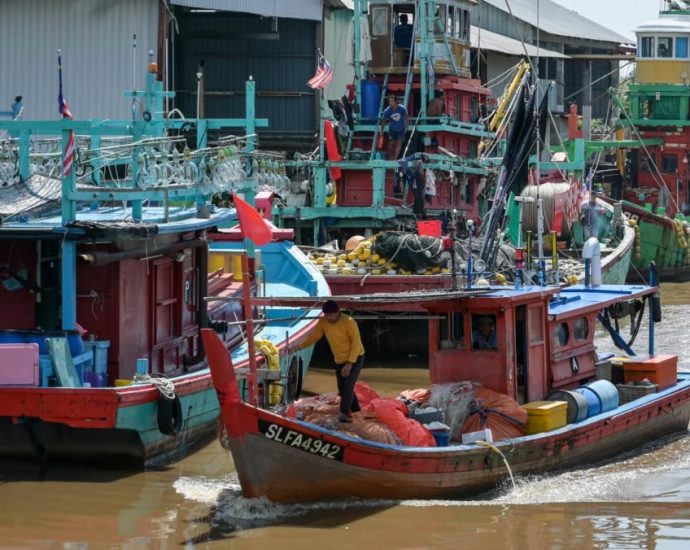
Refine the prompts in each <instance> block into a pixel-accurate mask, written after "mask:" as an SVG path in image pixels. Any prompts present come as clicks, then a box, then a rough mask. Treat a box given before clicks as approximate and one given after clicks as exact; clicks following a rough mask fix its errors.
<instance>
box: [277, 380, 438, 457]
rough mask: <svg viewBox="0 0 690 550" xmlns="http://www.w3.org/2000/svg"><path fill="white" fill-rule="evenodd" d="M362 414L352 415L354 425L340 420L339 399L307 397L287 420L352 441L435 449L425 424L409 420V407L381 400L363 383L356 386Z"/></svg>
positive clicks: (297, 403)
mask: <svg viewBox="0 0 690 550" xmlns="http://www.w3.org/2000/svg"><path fill="white" fill-rule="evenodd" d="M355 394H356V395H357V400H358V401H359V404H360V407H361V408H362V410H361V411H360V412H356V413H353V415H352V422H351V423H343V422H340V421H339V420H338V415H339V406H340V397H338V396H337V395H335V394H324V395H318V396H315V397H306V398H304V399H300V400H299V401H295V402H294V403H292V404H291V405H290V406H289V407H288V409H287V410H286V411H285V413H284V414H285V416H287V417H289V418H298V419H301V420H304V421H305V422H309V423H310V424H314V425H316V426H320V427H322V428H326V429H328V430H334V431H337V432H340V433H344V434H346V435H349V436H350V437H359V438H361V439H366V440H369V441H376V442H378V443H387V444H389V445H409V446H412V447H434V446H436V440H435V439H434V436H433V435H432V434H431V432H430V431H429V430H428V429H427V428H425V427H424V426H423V425H422V424H420V423H419V422H417V421H416V420H413V419H411V418H408V417H407V414H408V409H407V405H406V404H405V403H404V402H403V401H401V400H399V399H391V398H384V397H380V396H379V395H378V393H376V391H374V390H373V389H371V388H370V387H369V386H367V385H366V384H364V383H362V382H358V383H357V384H356V385H355Z"/></svg>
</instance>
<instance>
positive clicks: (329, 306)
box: [321, 300, 340, 313]
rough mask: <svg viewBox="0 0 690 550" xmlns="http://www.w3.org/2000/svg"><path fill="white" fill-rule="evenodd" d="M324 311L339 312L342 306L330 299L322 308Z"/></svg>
mask: <svg viewBox="0 0 690 550" xmlns="http://www.w3.org/2000/svg"><path fill="white" fill-rule="evenodd" d="M321 309H322V311H323V312H324V313H338V312H339V311H340V308H339V307H338V304H336V303H335V302H334V301H333V300H328V301H327V302H326V303H325V304H324V305H323V308H321Z"/></svg>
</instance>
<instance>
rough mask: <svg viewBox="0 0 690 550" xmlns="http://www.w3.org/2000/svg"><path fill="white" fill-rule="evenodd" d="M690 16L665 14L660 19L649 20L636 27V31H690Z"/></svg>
mask: <svg viewBox="0 0 690 550" xmlns="http://www.w3.org/2000/svg"><path fill="white" fill-rule="evenodd" d="M688 31H690V16H689V15H685V14H676V13H674V14H664V15H662V16H661V17H659V18H658V19H654V20H652V21H647V22H646V23H643V24H642V25H640V26H639V27H637V28H636V29H635V32H636V33H648V32H688Z"/></svg>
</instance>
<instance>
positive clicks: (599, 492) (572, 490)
mask: <svg viewBox="0 0 690 550" xmlns="http://www.w3.org/2000/svg"><path fill="white" fill-rule="evenodd" d="M662 298H663V303H664V306H663V312H664V320H663V322H662V324H660V325H658V326H657V327H656V334H657V348H658V349H659V350H664V349H665V350H673V351H675V352H677V353H679V354H680V355H681V368H684V369H685V370H688V369H690V284H665V285H664V286H663V289H662ZM639 338H640V340H639V341H640V342H641V343H642V344H641V345H642V348H644V347H645V346H644V339H645V338H646V331H642V332H641V334H640V335H639ZM406 363H409V366H408V367H406V368H398V369H391V368H386V367H387V366H389V365H386V364H385V362H384V363H382V364H378V365H372V366H371V367H370V368H367V369H365V371H364V373H363V376H362V379H363V380H364V381H366V382H368V383H369V384H371V385H372V386H374V387H375V388H376V389H378V390H379V391H381V393H384V394H389V395H395V394H396V393H397V392H398V391H400V390H401V389H405V388H408V387H417V386H421V385H424V384H425V383H426V379H427V373H426V371H425V370H424V369H422V368H418V367H415V361H414V358H413V359H410V360H408V361H407V362H406ZM370 364H371V362H370ZM333 385H334V384H333V379H332V374H331V373H330V372H328V371H326V370H316V369H315V370H313V371H311V372H310V374H309V377H308V381H307V384H306V386H307V389H308V390H310V391H314V392H320V391H332V389H333V388H332V386H333ZM285 475H290V473H289V472H285ZM196 547H199V548H206V547H213V548H305V547H310V548H311V547H313V548H348V549H349V548H415V549H417V548H460V547H461V548H476V549H484V548H488V549H491V548H497V549H504V548H505V549H525V550H527V549H529V550H532V549H541V548H545V549H561V548H562V549H570V548H653V549H667V548H668V549H676V548H678V549H687V548H690V437H689V436H688V434H687V433H684V434H680V435H678V436H676V437H673V438H669V439H666V440H664V441H662V442H657V443H655V444H653V445H650V446H648V447H646V448H645V449H642V450H640V451H639V452H636V453H634V454H631V455H628V456H625V457H619V459H618V460H616V461H614V462H609V463H604V464H598V465H596V466H594V467H592V468H588V469H585V470H577V471H569V472H566V473H560V474H556V475H552V476H544V477H541V476H534V477H531V478H521V479H517V480H516V486H515V487H514V488H512V487H505V488H503V489H502V490H500V491H498V492H496V493H495V494H491V495H486V496H484V497H482V498H479V499H476V500H471V501H432V502H422V501H403V502H393V501H391V502H348V501H337V502H326V503H320V504H313V505H303V506H286V505H275V504H272V503H269V502H266V501H262V500H258V501H257V500H247V499H244V498H243V497H242V496H241V495H240V491H239V484H238V482H237V477H236V475H235V473H234V468H233V465H232V461H231V459H230V458H229V457H228V456H227V455H226V454H225V452H224V451H222V449H221V448H220V446H219V444H218V443H217V442H215V441H214V442H212V443H211V444H209V445H207V446H206V447H204V448H203V449H201V450H200V451H198V452H197V453H195V454H194V455H192V456H190V457H188V458H187V459H185V460H183V461H181V462H178V463H176V464H173V465H172V466H170V467H169V468H167V469H164V470H160V471H148V472H143V473H136V474H132V473H128V472H117V471H95V472H94V471H88V470H82V469H71V468H65V467H49V468H48V469H46V470H43V471H40V470H39V469H37V468H36V467H34V466H33V465H31V464H23V465H19V466H18V465H16V464H14V465H5V464H2V465H0V548H13V549H14V548H61V549H68V550H76V549H87V548H196Z"/></svg>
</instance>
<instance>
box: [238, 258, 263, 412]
mask: <svg viewBox="0 0 690 550" xmlns="http://www.w3.org/2000/svg"><path fill="white" fill-rule="evenodd" d="M242 286H243V287H244V288H243V292H242V298H243V300H242V305H243V308H244V320H245V321H246V323H247V353H248V354H249V374H248V375H247V383H248V384H249V403H250V404H251V405H254V406H255V407H256V406H258V403H259V392H258V388H257V384H256V349H255V347H254V315H253V312H252V301H251V292H252V288H251V278H250V276H249V260H248V258H247V254H246V252H245V253H243V254H242Z"/></svg>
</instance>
